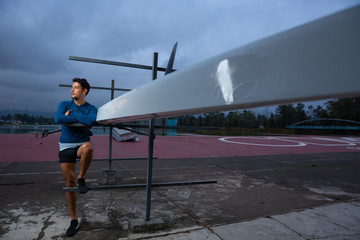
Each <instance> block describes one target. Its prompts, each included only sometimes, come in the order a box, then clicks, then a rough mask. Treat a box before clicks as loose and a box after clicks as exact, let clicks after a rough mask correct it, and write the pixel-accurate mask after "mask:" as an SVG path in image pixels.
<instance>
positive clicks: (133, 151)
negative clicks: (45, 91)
mask: <svg viewBox="0 0 360 240" xmlns="http://www.w3.org/2000/svg"><path fill="white" fill-rule="evenodd" d="M59 136H60V133H58V134H52V135H49V136H48V137H47V138H36V137H35V135H31V134H21V135H20V134H19V135H11V134H3V135H0V146H1V148H0V162H30V161H57V160H58V157H57V154H58V139H59ZM221 139H222V140H221ZM92 142H93V144H94V145H95V154H94V157H95V158H107V157H108V154H109V137H108V136H93V137H92ZM147 145H148V138H147V137H144V136H141V137H140V141H139V142H116V141H113V158H138V157H147V150H148V146H147ZM325 152H359V153H360V137H352V136H348V137H327V136H286V137H285V136H277V137H266V136H257V137H252V136H251V137H250V136H249V137H219V136H199V135H195V136H191V135H189V136H176V137H167V136H156V139H155V145H154V157H158V158H163V159H166V158H198V157H232V156H255V155H274V154H303V153H325ZM359 156H360V155H359Z"/></svg>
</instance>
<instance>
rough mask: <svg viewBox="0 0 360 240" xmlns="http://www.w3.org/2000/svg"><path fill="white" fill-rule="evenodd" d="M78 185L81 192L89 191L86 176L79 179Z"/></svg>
mask: <svg viewBox="0 0 360 240" xmlns="http://www.w3.org/2000/svg"><path fill="white" fill-rule="evenodd" d="M77 186H78V192H79V193H80V194H83V193H87V191H88V188H87V186H86V183H85V179H84V178H79V179H78V180H77Z"/></svg>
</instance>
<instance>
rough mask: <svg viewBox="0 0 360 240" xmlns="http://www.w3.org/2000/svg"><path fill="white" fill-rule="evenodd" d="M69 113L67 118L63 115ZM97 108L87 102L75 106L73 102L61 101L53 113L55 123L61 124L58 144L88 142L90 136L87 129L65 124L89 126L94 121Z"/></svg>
mask: <svg viewBox="0 0 360 240" xmlns="http://www.w3.org/2000/svg"><path fill="white" fill-rule="evenodd" d="M67 111H70V114H69V115H68V116H66V115H65V113H66V112H67ZM96 115H97V108H96V107H95V106H93V105H91V104H89V103H88V102H85V103H84V104H83V105H81V106H77V105H76V104H75V102H74V100H71V101H63V102H61V103H60V104H59V107H58V109H57V111H56V113H55V122H56V123H62V126H61V136H60V143H80V142H88V141H90V136H91V135H92V133H91V131H90V129H89V127H73V126H67V125H66V124H71V123H82V124H84V125H87V126H91V125H93V124H94V123H95V121H96Z"/></svg>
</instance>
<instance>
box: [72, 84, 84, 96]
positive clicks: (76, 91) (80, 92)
mask: <svg viewBox="0 0 360 240" xmlns="http://www.w3.org/2000/svg"><path fill="white" fill-rule="evenodd" d="M86 91H87V90H86V88H84V89H83V88H82V87H81V85H80V83H78V82H74V83H73V85H72V88H71V98H72V99H75V100H78V99H80V98H85V96H86Z"/></svg>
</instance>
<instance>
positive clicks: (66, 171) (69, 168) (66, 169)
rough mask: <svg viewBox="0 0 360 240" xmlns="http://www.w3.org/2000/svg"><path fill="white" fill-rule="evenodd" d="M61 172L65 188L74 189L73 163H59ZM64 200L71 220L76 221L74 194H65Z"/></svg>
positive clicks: (74, 167) (74, 172)
mask: <svg viewBox="0 0 360 240" xmlns="http://www.w3.org/2000/svg"><path fill="white" fill-rule="evenodd" d="M60 168H61V172H62V174H63V176H64V179H65V185H66V187H75V185H76V179H75V174H76V164H75V163H61V164H60ZM66 200H67V203H68V207H69V211H70V217H71V220H75V219H77V216H76V193H75V192H66Z"/></svg>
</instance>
